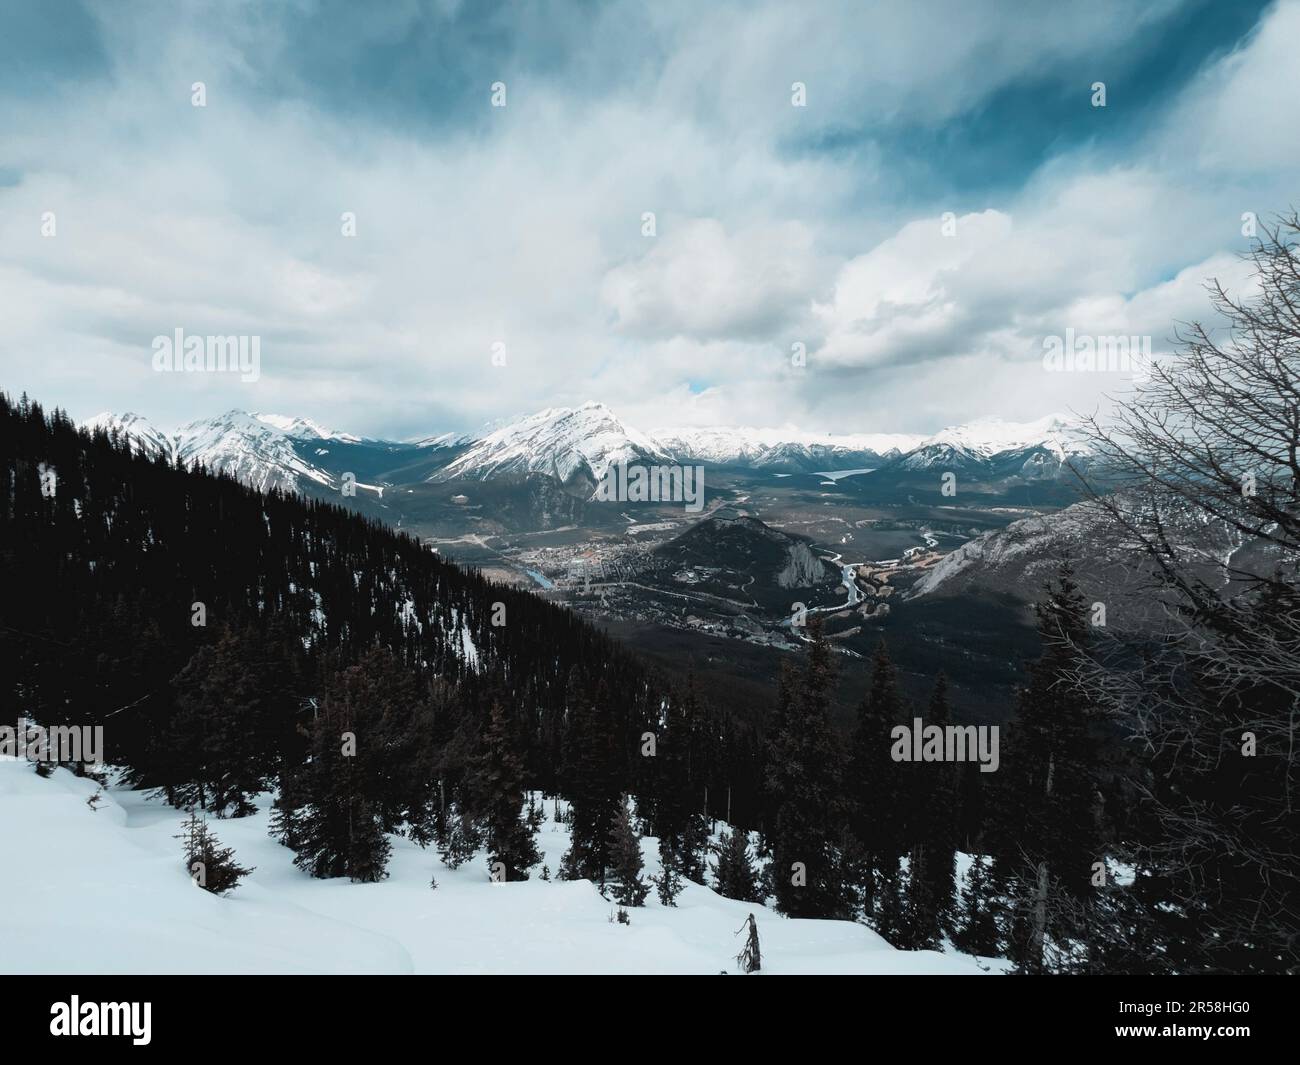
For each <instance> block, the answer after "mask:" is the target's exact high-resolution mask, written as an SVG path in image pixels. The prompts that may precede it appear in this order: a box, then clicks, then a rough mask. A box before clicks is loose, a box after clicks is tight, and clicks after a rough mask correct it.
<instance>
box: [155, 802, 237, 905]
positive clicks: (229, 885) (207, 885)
mask: <svg viewBox="0 0 1300 1065" xmlns="http://www.w3.org/2000/svg"><path fill="white" fill-rule="evenodd" d="M174 838H175V839H179V840H181V841H182V843H183V845H184V848H185V871H186V872H187V873H189V875H190V877H191V879H192V880H193V881H194V883H196V884H197V885H198V886H199V887H201V888H203V890H204V891H210V892H212V893H213V894H214V895H225V894H227V893H228V892H231V891H234V890H235V888H237V887H238V886H239V881H240V880H242V879H243V878H244V877H246V876H247V875H248V874H249V873H251V872H252V871H253V870H252V869H245V868H244V867H243V866H242V865H240V864H239V863H238V862H236V861H235V851H234V848H233V847H223V846H222V845H221V842H220V841H219V840H218V839H217V838H216V836H214V835H213V834H212V833H211V832H210V831H209V830H208V826H207V823H206V822H205V821H203V820H202V819H201V818H200V817H199V815H198V814H197V813H195V812H191V813H190V816H189V818H188V820H186V821H185V822H184V824H183V825H182V830H181V834H180V835H178V836H175V837H174Z"/></svg>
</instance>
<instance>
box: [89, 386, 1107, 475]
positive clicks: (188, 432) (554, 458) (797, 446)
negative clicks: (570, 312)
mask: <svg viewBox="0 0 1300 1065" xmlns="http://www.w3.org/2000/svg"><path fill="white" fill-rule="evenodd" d="M83 427H84V428H87V429H90V430H97V429H98V430H103V431H105V432H107V433H111V434H117V435H119V436H121V437H125V438H127V439H129V440H130V441H132V443H133V444H134V445H135V446H136V448H137V449H138V450H141V451H143V452H144V453H146V454H148V455H151V456H157V457H162V458H165V459H168V460H169V461H178V460H179V461H181V462H183V463H185V464H186V465H193V464H196V463H197V464H201V465H203V466H205V467H207V468H208V469H211V470H220V471H224V472H226V473H229V474H231V475H232V476H234V477H236V478H238V479H239V480H241V481H243V482H245V483H246V484H249V485H252V486H253V487H256V488H260V489H267V488H272V487H276V488H282V489H286V490H295V491H302V490H304V489H305V488H309V487H311V486H312V485H316V486H320V487H322V488H327V489H335V488H337V487H338V485H339V484H340V481H341V478H342V477H343V476H344V474H345V473H351V474H352V475H353V477H354V478H356V480H357V482H358V488H361V489H366V490H370V491H373V492H375V493H381V492H382V488H383V486H385V485H392V484H412V483H415V482H419V481H428V482H447V481H460V480H468V481H487V480H492V479H497V478H502V477H515V478H518V477H525V476H529V475H544V476H551V477H554V478H555V479H556V480H558V481H559V482H560V483H561V484H575V485H579V486H581V487H582V490H584V491H585V490H586V489H587V488H589V487H590V486H592V485H594V484H595V482H596V481H598V480H599V479H600V478H601V477H602V476H603V475H604V473H605V471H606V470H607V469H608V468H609V467H610V465H611V464H627V465H632V464H644V465H665V464H703V465H706V466H716V467H728V468H736V469H752V470H757V471H763V472H767V473H773V474H793V473H841V474H842V473H845V472H850V471H852V472H865V471H875V470H879V471H881V472H890V473H895V474H898V475H905V474H908V473H919V472H924V471H928V470H954V471H959V472H963V473H968V474H969V473H970V472H972V471H987V472H988V473H990V474H998V473H1003V474H1016V475H1020V476H1024V477H1027V478H1030V479H1033V478H1035V477H1041V476H1051V475H1055V473H1056V472H1057V471H1059V469H1060V468H1061V467H1062V465H1063V464H1065V463H1066V462H1068V461H1071V460H1074V459H1086V456H1087V454H1088V447H1087V444H1086V443H1085V442H1084V440H1083V439H1082V437H1081V436H1080V435H1079V434H1078V432H1077V431H1076V429H1075V428H1074V427H1073V425H1072V422H1071V420H1070V419H1069V418H1068V417H1067V416H1065V415H1061V414H1051V415H1048V416H1046V417H1044V418H1040V419H1038V420H1037V421H1032V422H1024V423H1018V422H1004V421H1002V420H1000V419H995V418H994V419H982V420H979V421H974V422H970V423H967V424H964V425H958V426H950V427H948V428H945V429H943V430H941V431H939V432H937V433H935V434H933V435H932V436H921V435H916V434H904V433H860V434H838V435H837V434H831V433H817V432H807V431H803V430H798V429H788V428H787V429H751V428H732V427H723V428H662V429H655V430H651V431H649V432H642V431H640V430H637V429H635V428H632V427H630V426H628V425H627V424H626V423H624V422H623V421H622V420H620V419H619V418H618V416H617V415H616V414H615V413H614V412H613V411H612V410H610V409H609V408H608V407H607V406H605V405H604V404H603V403H585V404H583V405H582V406H580V407H572V408H571V407H551V408H547V409H545V410H542V411H538V412H537V413H534V414H530V415H527V416H524V417H522V418H518V419H515V420H511V421H509V422H507V423H506V424H504V425H501V426H498V427H495V428H491V429H488V430H484V431H482V432H480V433H469V434H455V433H443V434H440V435H431V436H426V437H422V438H420V439H417V440H414V441H393V440H378V439H369V438H365V437H360V436H356V435H353V434H350V433H342V432H337V431H335V430H332V429H328V428H325V427H324V426H321V425H319V424H317V423H316V422H313V421H311V420H309V419H306V418H299V417H286V416H283V415H277V414H259V413H248V412H244V411H238V410H232V411H228V412H227V413H225V414H222V415H219V416H217V417H214V418H206V419H199V420H197V421H193V422H190V423H189V424H188V425H185V426H182V427H181V428H180V429H178V430H176V431H175V432H171V433H168V432H164V431H163V430H161V429H159V428H158V427H157V426H155V425H154V424H153V423H151V422H150V421H149V420H148V419H147V418H145V417H143V416H141V415H139V414H135V413H126V414H113V413H107V412H106V413H103V414H99V415H96V416H95V417H93V418H91V419H89V420H87V421H86V422H84V423H83ZM370 481H373V482H374V483H373V484H370V483H367V482H370Z"/></svg>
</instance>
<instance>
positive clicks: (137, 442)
mask: <svg viewBox="0 0 1300 1065" xmlns="http://www.w3.org/2000/svg"><path fill="white" fill-rule="evenodd" d="M81 426H82V428H83V429H86V430H87V431H88V432H92V433H93V432H95V431H97V430H103V431H104V432H106V433H108V434H109V435H110V436H113V435H116V436H118V437H119V438H121V439H125V440H129V441H130V442H131V446H132V448H133V449H134V450H136V451H140V452H143V453H144V454H146V455H149V456H162V457H163V458H166V459H171V458H172V457H173V456H174V455H175V454H176V440H175V438H174V437H173V436H172V435H171V434H169V433H165V432H163V431H162V430H161V429H159V428H158V427H157V426H156V425H154V424H153V422H151V421H150V420H149V419H148V418H146V417H145V416H144V415H142V414H136V413H134V412H133V411H127V412H126V413H125V414H114V413H113V412H112V411H103V412H101V413H99V414H96V415H95V416H94V417H93V418H87V419H86V420H85V421H84V422H82V423H81Z"/></svg>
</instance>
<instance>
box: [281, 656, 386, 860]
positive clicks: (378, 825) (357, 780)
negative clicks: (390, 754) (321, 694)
mask: <svg viewBox="0 0 1300 1065" xmlns="http://www.w3.org/2000/svg"><path fill="white" fill-rule="evenodd" d="M361 669H362V667H360V666H354V667H351V668H350V669H349V670H347V671H345V673H344V674H343V675H341V676H338V677H336V678H334V681H333V683H332V684H331V687H330V689H329V690H328V691H327V693H326V695H325V698H324V700H323V701H322V704H321V708H320V712H319V715H318V716H317V718H316V720H315V722H314V723H313V728H312V730H311V741H310V748H309V750H310V756H309V761H308V762H307V763H306V764H305V765H304V766H302V767H301V768H300V769H298V770H297V771H295V772H293V773H286V774H285V777H284V784H283V786H282V789H281V794H280V799H279V816H278V817H277V818H276V820H275V824H274V828H275V830H276V831H278V833H279V835H280V839H281V842H283V843H285V844H286V845H288V846H292V847H293V849H294V850H295V851H296V852H297V856H296V857H295V858H294V864H296V865H297V866H298V867H299V868H300V869H303V870H304V871H306V872H308V873H310V874H311V875H312V876H315V877H322V878H327V877H336V876H346V877H349V878H350V879H352V880H355V881H359V882H372V881H376V880H382V879H383V878H384V876H386V875H387V874H386V872H385V870H386V867H387V863H388V856H389V853H390V851H391V849H392V847H391V844H390V843H389V842H388V838H387V836H386V835H385V833H384V826H383V820H382V818H381V806H380V803H379V802H378V801H376V799H375V798H374V794H375V789H376V787H381V786H382V779H383V778H382V775H381V774H379V773H376V772H375V771H374V770H373V759H374V752H372V751H371V750H370V748H368V747H367V742H368V741H369V740H370V739H372V738H373V737H374V736H375V734H376V733H375V732H373V731H372V732H367V731H366V729H365V728H364V726H365V725H367V724H371V723H372V719H371V718H370V717H369V715H368V714H367V707H366V705H365V704H364V703H361V702H359V701H358V700H357V699H356V698H355V695H356V685H355V681H356V679H357V678H356V677H355V676H349V675H348V674H355V673H356V672H359V671H360V670H361Z"/></svg>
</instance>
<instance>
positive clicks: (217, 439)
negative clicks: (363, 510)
mask: <svg viewBox="0 0 1300 1065" xmlns="http://www.w3.org/2000/svg"><path fill="white" fill-rule="evenodd" d="M81 424H82V428H84V429H89V430H92V431H93V430H95V429H103V430H105V431H106V432H116V433H117V434H118V435H120V436H124V437H126V438H127V439H129V440H130V441H131V442H132V444H133V446H135V447H136V449H137V450H143V451H144V452H145V453H146V454H149V455H161V456H163V457H164V458H167V459H168V460H177V459H179V460H180V461H182V462H184V463H185V464H186V465H187V466H193V465H196V464H198V465H202V466H204V467H206V468H207V469H209V470H212V471H213V472H223V473H228V474H230V475H231V476H233V477H236V478H238V479H239V480H241V481H243V482H244V483H245V484H248V485H251V486H252V487H254V488H257V489H260V490H266V489H269V488H280V489H284V490H288V491H301V490H302V488H303V487H304V486H305V485H306V484H308V483H311V484H315V485H318V486H321V487H323V488H329V489H333V488H335V487H337V481H338V479H337V477H336V476H335V474H334V473H333V472H331V471H330V470H328V469H326V468H324V466H323V465H322V464H320V463H318V462H312V461H309V460H308V459H307V458H304V457H303V454H302V452H304V451H305V452H307V453H308V454H313V453H314V454H315V455H318V456H319V455H324V454H326V453H327V452H328V449H326V448H320V447H312V446H310V445H319V444H323V443H329V444H340V445H358V444H361V443H363V441H362V439H361V438H360V437H357V436H353V435H351V434H350V433H338V432H335V431H333V430H331V429H326V428H324V427H323V426H320V425H318V424H316V423H315V422H313V421H311V420H309V419H306V418H293V417H287V416H285V415H279V414H250V413H246V412H244V411H239V410H231V411H227V412H226V413H225V414H222V415H218V416H217V417H215V418H201V419H199V420H197V421H193V422H190V423H189V424H188V425H185V426H182V427H181V428H180V429H178V430H177V431H176V432H174V433H165V432H163V431H162V430H161V429H159V428H158V427H157V426H155V425H153V424H152V423H151V422H149V421H148V419H146V418H144V417H142V416H141V415H139V414H122V415H116V414H112V413H108V412H105V413H103V414H97V415H96V416H95V417H93V418H90V419H88V420H87V421H85V422H82V423H81ZM359 487H364V486H360V485H359Z"/></svg>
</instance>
